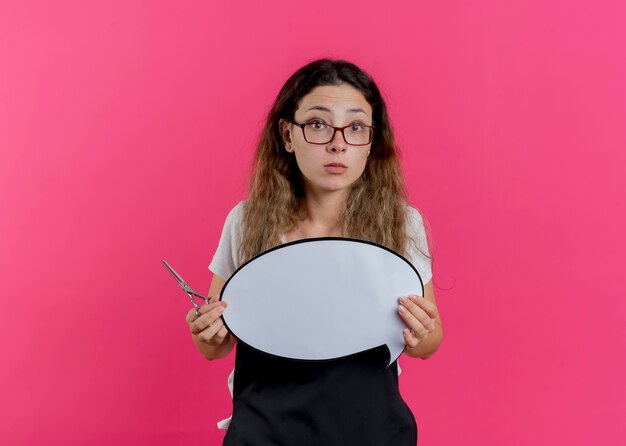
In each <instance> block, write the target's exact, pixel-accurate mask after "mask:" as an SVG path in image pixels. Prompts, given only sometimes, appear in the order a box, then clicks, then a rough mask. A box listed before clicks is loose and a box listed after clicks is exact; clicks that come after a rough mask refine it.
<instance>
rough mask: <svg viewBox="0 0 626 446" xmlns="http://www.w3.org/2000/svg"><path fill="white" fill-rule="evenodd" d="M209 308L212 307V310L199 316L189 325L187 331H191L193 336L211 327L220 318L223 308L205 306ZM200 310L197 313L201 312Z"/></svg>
mask: <svg viewBox="0 0 626 446" xmlns="http://www.w3.org/2000/svg"><path fill="white" fill-rule="evenodd" d="M211 306H212V309H211V310H210V311H209V312H208V313H205V314H201V315H200V317H199V318H197V319H196V320H194V321H193V322H192V323H191V324H190V325H189V329H190V330H191V332H192V333H193V334H195V335H197V334H198V333H200V332H201V331H202V330H204V329H206V328H207V327H210V326H211V325H213V323H214V322H215V321H217V320H219V318H220V316H221V315H222V313H223V312H224V307H223V306H221V305H219V304H209V305H206V307H211ZM201 310H202V308H201V309H200V310H198V311H201Z"/></svg>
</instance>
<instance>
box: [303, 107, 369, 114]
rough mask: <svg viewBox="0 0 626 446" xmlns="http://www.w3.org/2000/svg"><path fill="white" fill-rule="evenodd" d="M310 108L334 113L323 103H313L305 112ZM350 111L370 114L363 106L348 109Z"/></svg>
mask: <svg viewBox="0 0 626 446" xmlns="http://www.w3.org/2000/svg"><path fill="white" fill-rule="evenodd" d="M310 110H321V111H325V112H329V113H332V110H330V109H329V108H326V107H322V106H321V105H313V106H311V107H309V108H307V109H306V110H305V111H304V112H305V113H306V112H308V111H310ZM348 111H349V112H351V113H363V114H364V115H365V116H369V115H368V114H367V113H366V112H365V110H363V109H362V108H350V109H348Z"/></svg>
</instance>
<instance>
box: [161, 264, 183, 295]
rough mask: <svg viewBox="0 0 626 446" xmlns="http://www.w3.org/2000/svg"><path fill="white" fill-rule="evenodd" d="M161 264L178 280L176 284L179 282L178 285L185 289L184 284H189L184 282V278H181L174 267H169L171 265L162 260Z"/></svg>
mask: <svg viewBox="0 0 626 446" xmlns="http://www.w3.org/2000/svg"><path fill="white" fill-rule="evenodd" d="M161 263H162V264H163V266H164V267H165V269H167V270H168V271H169V273H170V274H171V275H172V277H174V280H176V282H178V284H179V285H180V286H181V287H183V289H184V286H183V284H186V283H187V282H185V281H184V280H183V278H182V277H180V274H178V273H177V272H176V271H175V270H174V268H172V267H171V266H170V265H169V263H167V262H166V261H165V260H161Z"/></svg>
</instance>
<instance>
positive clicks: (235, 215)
mask: <svg viewBox="0 0 626 446" xmlns="http://www.w3.org/2000/svg"><path fill="white" fill-rule="evenodd" d="M246 201H247V200H241V201H240V202H239V203H237V204H236V205H235V207H233V208H232V209H231V210H230V211H229V212H228V215H227V216H226V221H225V222H224V228H229V229H232V230H237V229H239V224H240V223H241V220H242V218H243V210H244V207H245V204H246Z"/></svg>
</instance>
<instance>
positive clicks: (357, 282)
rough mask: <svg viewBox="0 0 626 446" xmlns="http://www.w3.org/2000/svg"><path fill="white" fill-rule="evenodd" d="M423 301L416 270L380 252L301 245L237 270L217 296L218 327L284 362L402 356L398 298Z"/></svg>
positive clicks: (343, 244) (362, 246)
mask: <svg viewBox="0 0 626 446" xmlns="http://www.w3.org/2000/svg"><path fill="white" fill-rule="evenodd" d="M410 294H416V295H419V296H423V295H424V287H423V284H422V279H421V277H420V276H419V273H418V272H417V270H416V269H415V267H414V266H413V265H412V264H411V263H410V262H409V261H408V260H406V259H405V258H404V257H402V256H400V255H399V254H398V253H396V252H394V251H392V250H390V249H387V248H386V247H384V246H381V245H378V244H375V243H371V242H366V241H362V240H355V239H348V238H336V237H325V238H314V239H304V240H299V241H295V242H291V243H286V244H284V245H280V246H278V247H276V248H272V249H270V250H268V251H265V252H263V253H261V254H259V255H258V256H256V257H254V258H253V259H251V260H250V261H248V262H246V263H245V264H243V265H242V266H241V267H239V269H237V271H235V273H234V274H233V275H232V276H231V277H230V278H229V280H228V281H227V282H226V284H225V285H224V287H223V288H222V292H221V296H220V300H224V301H227V302H228V307H227V308H226V310H225V311H224V313H223V316H222V317H223V319H224V322H225V325H226V327H227V328H228V330H229V331H230V332H231V333H232V334H233V335H234V336H235V337H236V338H237V339H239V340H241V341H243V342H245V343H246V344H248V345H250V346H252V347H254V348H256V349H258V350H261V351H263V352H266V353H269V354H272V355H276V356H280V357H283V358H288V359H300V360H318V361H319V360H328V359H335V358H341V357H344V356H348V355H351V354H354V353H359V352H362V351H365V350H369V349H371V348H374V347H378V346H381V345H386V346H387V349H388V351H389V362H388V365H390V364H392V363H393V361H395V360H396V359H397V358H398V357H399V356H400V354H402V352H403V351H404V348H405V347H406V344H405V342H404V338H403V336H402V331H403V330H404V329H405V328H406V325H405V324H404V322H403V321H402V319H401V318H400V316H399V315H398V311H397V309H398V297H400V296H406V295H410Z"/></svg>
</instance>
